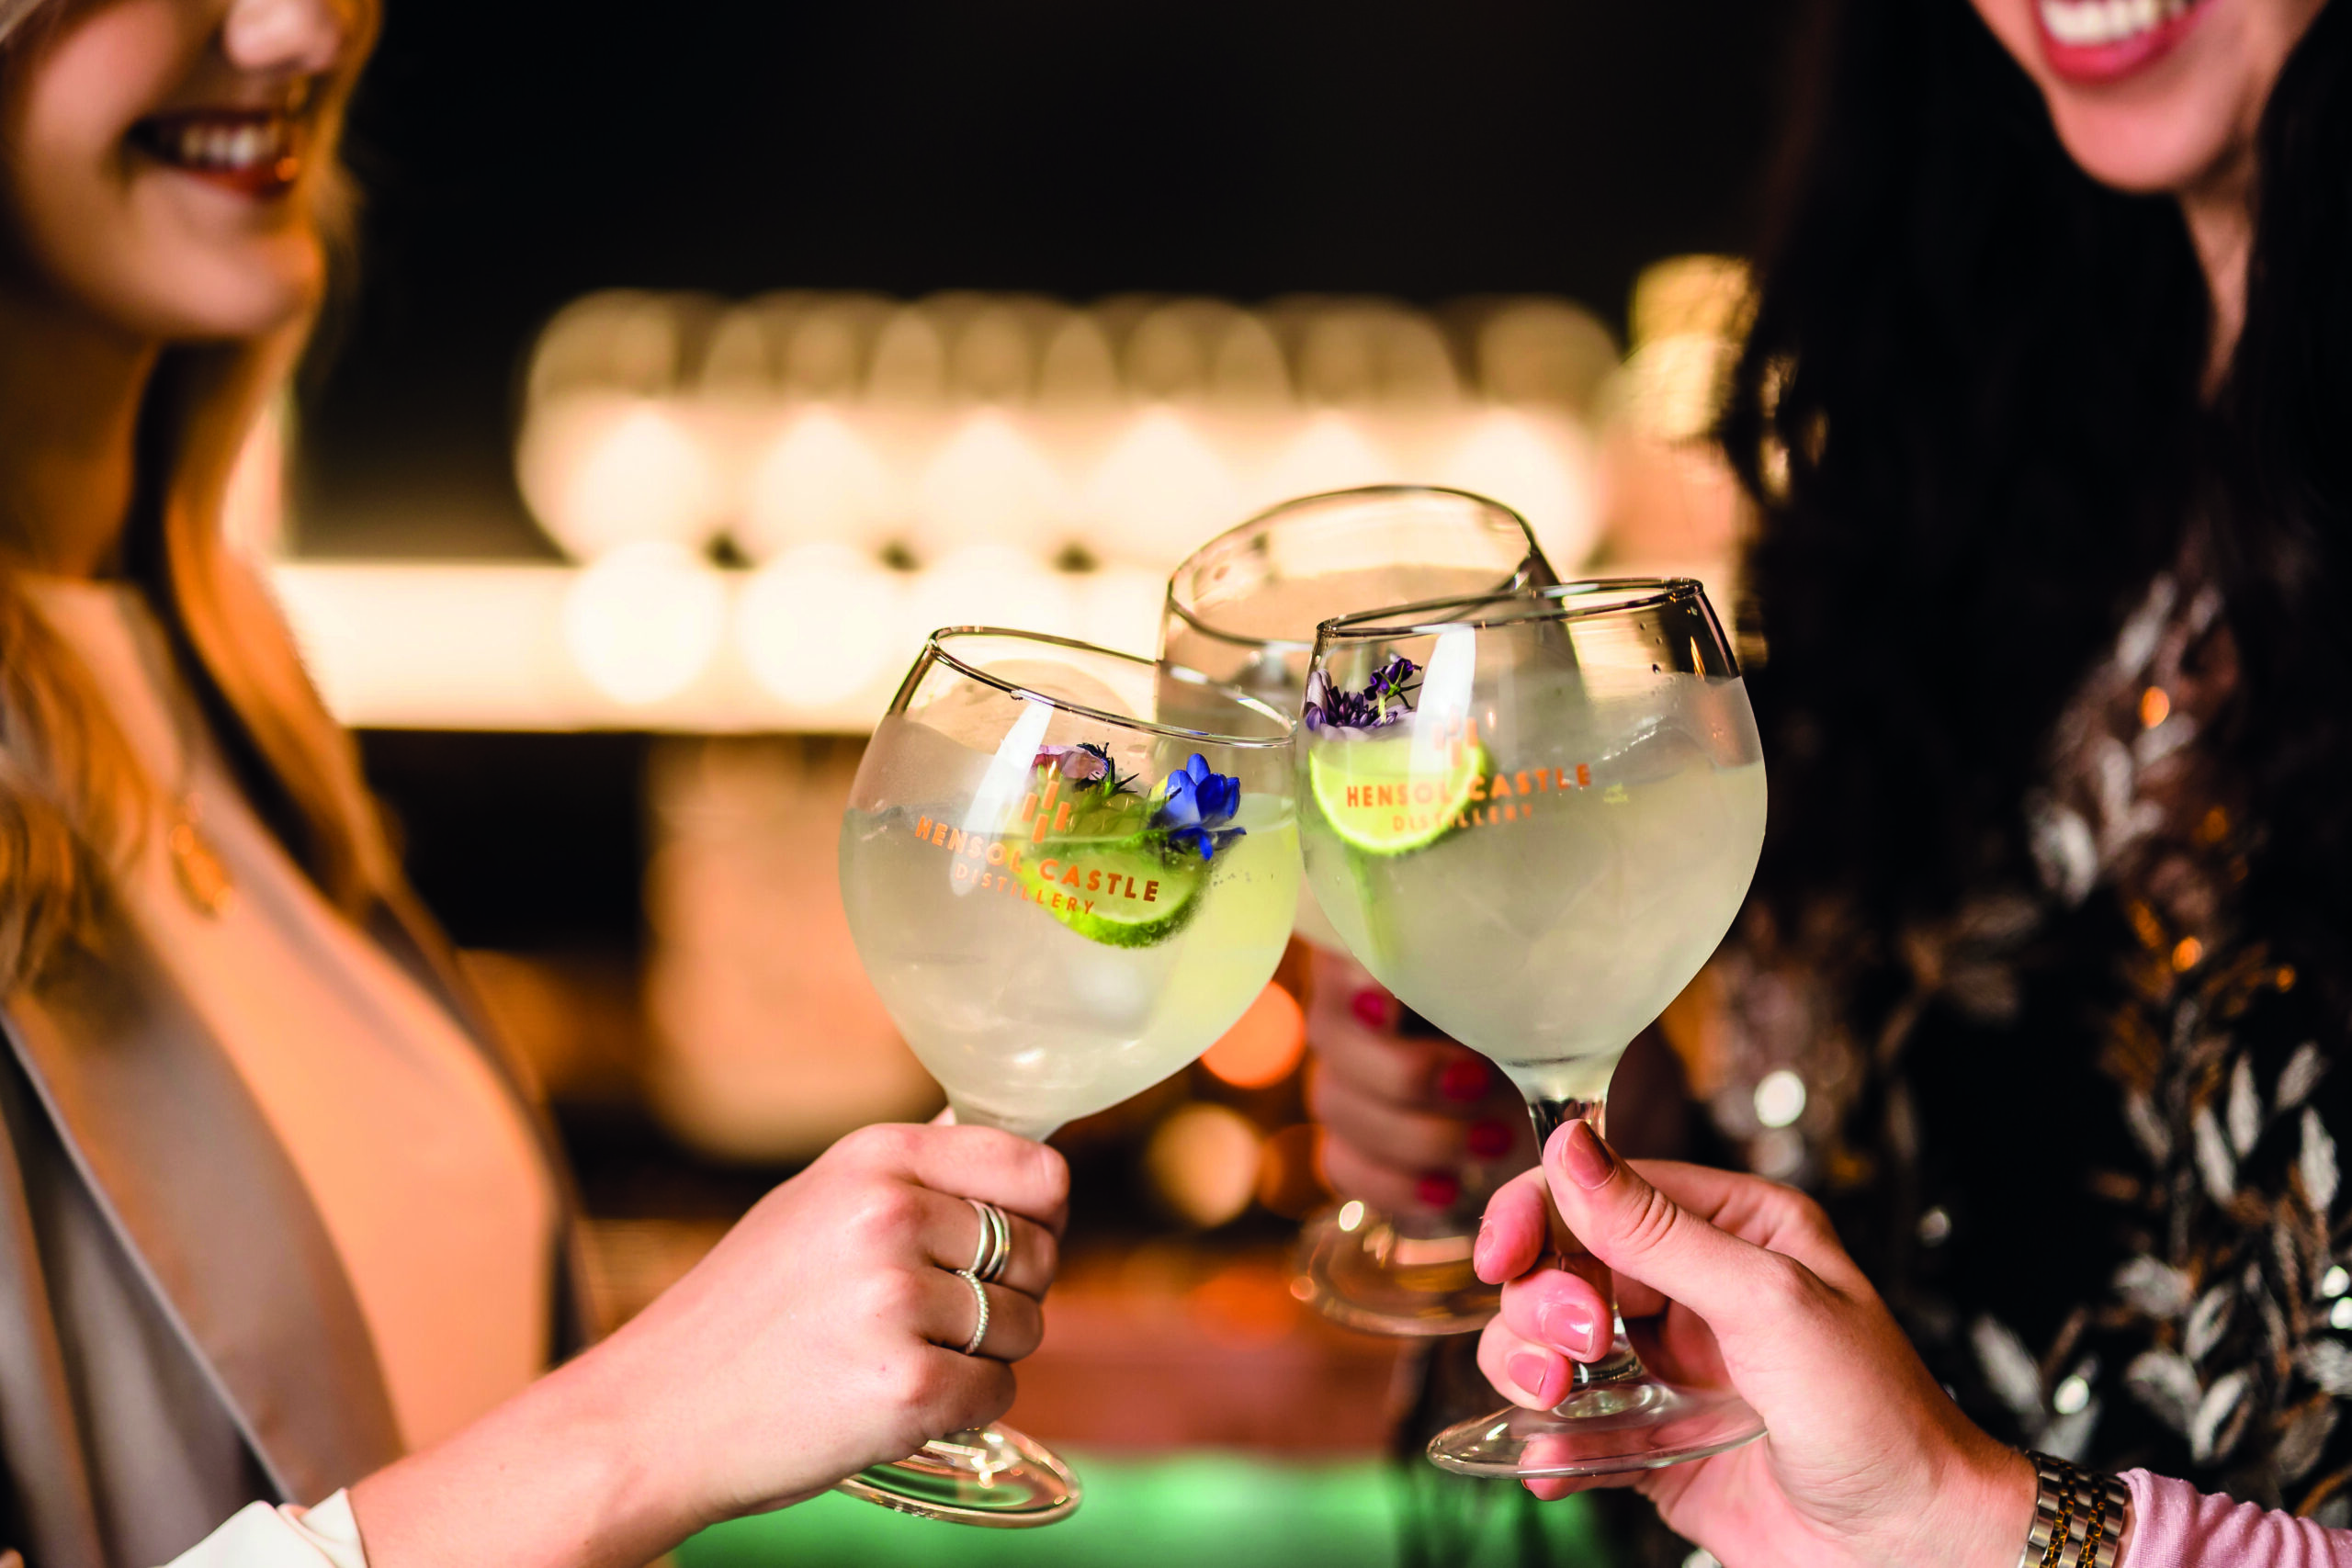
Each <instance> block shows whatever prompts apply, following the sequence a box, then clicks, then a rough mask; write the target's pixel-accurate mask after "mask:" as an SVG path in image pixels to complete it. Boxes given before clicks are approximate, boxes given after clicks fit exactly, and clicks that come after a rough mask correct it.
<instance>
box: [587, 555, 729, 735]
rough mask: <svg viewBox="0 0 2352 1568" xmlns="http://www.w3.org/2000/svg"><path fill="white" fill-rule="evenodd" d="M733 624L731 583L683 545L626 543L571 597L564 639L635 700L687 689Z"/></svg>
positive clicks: (603, 686) (618, 693) (597, 679)
mask: <svg viewBox="0 0 2352 1568" xmlns="http://www.w3.org/2000/svg"><path fill="white" fill-rule="evenodd" d="M726 630H727V587H726V584H725V583H723V582H722V581H720V580H719V579H718V575H717V574H716V573H714V572H712V571H710V570H708V569H707V568H706V567H704V566H703V565H702V563H701V562H699V561H697V560H696V559H695V558H694V557H693V556H692V555H691V554H689V553H688V552H687V551H685V550H684V549H683V548H681V547H678V546H676V545H670V544H661V543H645V544H635V545H626V546H623V547H621V548H619V549H617V550H615V551H613V552H612V553H610V554H609V555H606V556H605V557H604V558H601V559H600V560H598V561H597V562H596V563H595V564H594V566H591V567H589V568H588V569H587V570H584V571H582V573H581V574H580V575H579V577H578V578H577V579H575V580H574V581H573V582H572V584H571V590H570V592H567V593H566V595H565V596H564V605H563V632H564V641H565V644H566V645H567V646H568V647H569V648H570V649H571V656H572V658H574V659H575V660H578V661H579V664H580V669H581V671H582V673H583V674H585V675H586V676H587V677H588V679H589V681H590V682H592V683H593V684H594V686H595V687H596V689H597V690H598V691H600V692H603V693H604V694H605V695H607V696H609V697H611V698H612V699H613V700H614V701H616V702H619V703H624V704H628V705H637V704H640V703H652V702H659V701H660V700H661V699H662V698H663V697H666V696H669V695H671V694H673V693H676V692H678V691H681V690H683V689H684V687H685V686H686V685H687V684H688V683H689V682H692V681H693V680H694V678H695V676H696V675H699V674H700V673H702V670H703V667H704V666H705V665H707V664H708V663H709V662H710V656H711V655H712V654H713V653H715V652H716V651H718V644H719V640H720V638H721V637H724V636H725V635H726Z"/></svg>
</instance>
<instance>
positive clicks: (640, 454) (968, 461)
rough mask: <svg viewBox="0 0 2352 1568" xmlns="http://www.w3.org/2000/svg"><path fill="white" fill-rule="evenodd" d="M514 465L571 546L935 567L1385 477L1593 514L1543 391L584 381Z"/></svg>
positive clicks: (1205, 518) (1130, 555)
mask: <svg viewBox="0 0 2352 1568" xmlns="http://www.w3.org/2000/svg"><path fill="white" fill-rule="evenodd" d="M520 469H521V477H522V481H523V489H524V493H525V495H526V498H527V499H528V500H529V502H530V503H531V506H532V510H533V511H534V513H536V514H537V516H538V518H539V519H540V520H541V522H542V523H543V524H544V525H546V527H547V528H548V532H549V533H550V534H552V535H553V536H555V538H556V539H557V540H558V541H559V542H560V544H561V545H562V546H563V547H564V548H565V549H566V550H567V551H568V552H570V553H571V555H572V556H573V557H574V558H576V559H581V560H594V559H595V558H598V557H600V556H602V555H604V554H605V552H606V551H608V550H612V549H615V548H617V547H621V546H623V545H628V544H635V543H641V542H647V541H657V540H658V541H662V542H667V543H671V544H677V545H683V546H685V547H688V548H700V547H706V546H707V544H708V543H709V542H710V541H711V540H713V539H714V538H715V537H717V536H718V535H720V534H721V533H724V534H726V535H727V536H729V539H730V540H731V541H732V542H733V544H734V545H735V546H736V547H737V548H738V549H739V550H740V551H741V553H743V554H744V555H746V556H748V557H750V558H752V559H753V560H767V559H771V558H775V557H777V556H780V555H783V554H785V553H786V552H789V551H791V550H793V549H795V548H798V547H806V546H809V545H816V544H837V545H842V546H846V547H850V548H851V549H854V550H856V551H858V552H859V553H861V554H863V555H865V556H867V557H869V558H882V557H883V556H884V555H885V554H888V555H890V556H892V557H894V558H900V559H910V560H911V561H913V562H917V563H921V564H925V565H929V564H932V563H934V562H938V561H940V560H942V559H944V558H946V557H947V556H949V555H951V554H954V553H955V552H956V551H958V550H961V549H965V548H968V547H974V546H997V547H1004V548H1008V549H1012V550H1017V551H1021V552H1023V553H1025V554H1027V555H1030V556H1033V557H1035V558H1039V559H1046V560H1050V559H1055V558H1064V557H1075V558H1083V559H1088V560H1093V561H1124V562H1129V563H1133V564H1136V565H1138V566H1142V567H1145V568H1148V569H1152V570H1159V571H1160V572H1162V573H1165V572H1166V571H1167V570H1170V569H1171V568H1173V566H1174V565H1175V563H1176V561H1177V560H1178V559H1179V558H1182V555H1183V553H1184V552H1185V551H1186V550H1187V549H1189V548H1191V547H1193V545H1195V544H1197V543H1199V542H1200V541H1201V540H1203V539H1205V538H1208V537H1210V536H1213V535H1215V534H1216V533H1218V532H1220V531H1222V530H1223V529H1225V528H1227V527H1229V526H1231V525H1233V524H1234V523H1236V522H1238V521H1239V520H1240V519H1241V518H1243V517H1245V516H1247V515H1249V514H1250V513H1253V512H1256V511H1259V510H1261V509H1262V508H1264V507H1266V506H1270V505H1272V504H1274V503H1276V502H1281V501H1283V500H1286V499H1288V498H1290V497H1293V496H1299V495H1311V494H1314V493H1317V492H1318V491H1329V490H1342V489H1348V488H1351V487H1353V486H1356V485H1364V484H1383V483H1394V482H1400V481H1410V482H1417V483H1430V484H1446V485H1453V486H1455V487H1457V488H1460V489H1463V490H1469V491H1477V492H1479V493H1481V494H1486V495H1492V496H1495V497H1496V498H1497V499H1498V500H1501V501H1503V502H1507V503H1508V504H1510V505H1512V506H1514V507H1516V508H1517V509H1518V510H1519V511H1520V512H1521V513H1523V514H1524V515H1525V516H1526V517H1527V518H1528V520H1529V522H1530V524H1531V525H1533V527H1534V528H1535V531H1536V534H1537V536H1538V537H1539V538H1540V539H1541V540H1542V541H1543V543H1544V547H1545V548H1546V549H1547V550H1548V551H1550V552H1551V554H1552V555H1553V557H1554V558H1555V559H1559V560H1579V559H1582V558H1584V556H1585V555H1586V554H1587V553H1588V551H1589V547H1590V544H1591V540H1592V536H1593V533H1594V530H1595V526H1596V518H1595V512H1596V504H1595V500H1594V485H1593V460H1592V450H1591V444H1590V441H1589V438H1588V437H1587V435H1586V434H1585V432H1584V431H1583V429H1582V428H1581V427H1580V426H1579V425H1578V424H1577V423H1576V422H1575V421H1574V420H1572V419H1570V418H1568V417H1567V416H1566V415H1565V414H1562V413H1560V412H1557V411H1549V410H1540V409H1539V410H1528V409H1512V408H1478V409H1471V410H1463V411H1457V412H1450V413H1442V414H1440V413H1426V414H1422V415H1419V416H1413V417H1406V416H1401V415H1396V414H1388V415H1381V414H1377V413H1371V412H1348V411H1340V410H1335V409H1334V410H1322V411H1318V412H1312V413H1301V412H1291V413H1271V412H1270V413H1263V414H1260V415H1256V416H1252V417H1250V418H1242V417H1240V416H1236V415H1219V414H1216V413H1214V412H1205V411H1201V410H1185V409H1179V408H1176V407H1173V406H1170V405H1165V404H1154V405H1148V406H1146V407H1143V408H1139V409H1135V410H1131V411H1108V412H1105V411H1090V412H1087V413H1086V414H1084V415H1083V416H1080V415H1075V414H1072V415H1066V416H1057V417H1054V418H1048V417H1046V416H1044V415H1039V414H1035V413H1023V412H1016V411H1009V410H1003V409H997V408H991V407H981V408H977V409H970V410H965V411H959V412H952V413H936V414H933V415H929V416H918V415H913V414H910V413H908V412H904V411H890V410H876V409H872V408H865V407H854V406H845V405H835V404H831V403H815V404H810V405H807V406H805V407H800V408H796V409H788V410H757V409H742V408H729V407H712V406H709V405H707V404H701V403H696V402H694V401H691V400H662V399H651V398H644V397H639V396H634V395H630V394H623V393H615V392H587V391H579V392H573V393H571V394H569V395H567V396H566V397H564V398H563V399H560V400H557V401H554V402H552V403H549V404H547V405H544V406H542V407H541V408H540V409H538V410H537V411H536V412H534V414H533V415H532V417H531V419H530V421H529V423H528V424H527V425H526V429H525V432H524V436H523V442H522V449H521V454H520Z"/></svg>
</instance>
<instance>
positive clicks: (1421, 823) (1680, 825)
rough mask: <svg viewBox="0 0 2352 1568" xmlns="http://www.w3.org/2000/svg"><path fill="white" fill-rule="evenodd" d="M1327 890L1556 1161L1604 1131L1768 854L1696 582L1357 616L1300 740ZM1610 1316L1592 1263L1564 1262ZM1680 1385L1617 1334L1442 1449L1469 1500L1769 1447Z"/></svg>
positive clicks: (1736, 690)
mask: <svg viewBox="0 0 2352 1568" xmlns="http://www.w3.org/2000/svg"><path fill="white" fill-rule="evenodd" d="M1296 750H1297V758H1298V768H1299V799H1300V825H1301V836H1302V839H1303V840H1304V844H1305V849H1306V870H1307V877H1308V880H1309V881H1310V882H1311V883H1312V884H1313V885H1314V889H1315V896H1316V897H1317V900H1318V901H1319V902H1320V903H1321V904H1322V906H1323V908H1324V911H1325V912H1326V913H1327V914H1329V916H1330V918H1331V920H1332V923H1333V924H1334V925H1335V926H1337V927H1338V928H1339V931H1340V936H1341V937H1342V939H1344V940H1345V941H1346V942H1347V944H1348V947H1349V949H1350V951H1351V952H1352V953H1355V955H1356V957H1357V958H1358V959H1359V960H1360V961H1361V962H1362V963H1363V965H1364V967H1365V968H1367V969H1369V970H1371V971H1372V973H1373V974H1374V976H1378V977H1379V979H1380V981H1381V983H1382V984H1383V985H1385V986H1386V987H1388V988H1389V989H1390V990H1392V991H1394V992H1396V993H1397V996H1398V997H1400V998H1404V1000H1405V1001H1406V1002H1408V1003H1409V1004H1410V1005H1411V1006H1412V1007H1413V1008H1414V1010H1417V1011H1419V1013H1421V1014H1422V1015H1423V1016H1424V1017H1427V1018H1428V1019H1430V1021H1433V1022H1435V1023H1436V1024H1438V1025H1439V1026H1440V1027H1441V1028H1442V1029H1444V1030H1445V1031H1446V1032H1448V1033H1449V1034H1451V1035H1453V1037H1454V1038H1455V1039H1457V1040H1459V1041H1461V1042H1463V1043H1464V1044H1467V1045H1469V1046H1471V1047H1472V1048H1473V1049H1476V1050H1477V1051H1480V1052H1482V1053H1484V1054H1485V1055H1487V1056H1488V1057H1490V1058H1491V1059H1492V1060H1493V1061H1494V1062H1495V1063H1496V1064H1497V1065H1498V1066H1500V1067H1501V1068H1502V1069H1503V1071H1504V1072H1505V1073H1507V1074H1508V1075H1510V1079H1511V1081H1512V1082H1513V1083H1514V1084H1516V1085H1518V1087H1519V1089H1520V1091H1521V1094H1523V1095H1524V1096H1525V1097H1526V1100H1527V1104H1528V1110H1529V1111H1530V1113H1531V1114H1532V1117H1533V1119H1534V1122H1535V1133H1536V1136H1537V1138H1538V1140H1539V1141H1541V1140H1544V1139H1548V1138H1549V1137H1550V1136H1551V1134H1553V1133H1554V1132H1555V1131H1556V1130H1557V1129H1558V1128H1559V1127H1561V1126H1562V1125H1564V1124H1565V1123H1566V1122H1568V1121H1570V1120H1571V1119H1573V1118H1577V1117H1583V1118H1587V1119H1589V1120H1590V1121H1591V1122H1593V1124H1594V1127H1595V1129H1596V1130H1600V1128H1601V1125H1602V1117H1603V1112H1604V1108H1605V1107H1606V1104H1607V1100H1608V1092H1609V1079H1610V1076H1611V1073H1612V1072H1613V1071H1614V1070H1615V1068H1616V1066H1617V1062H1618V1059H1619V1058H1620V1057H1621V1056H1623V1054H1624V1051H1625V1048H1626V1046H1627V1045H1628V1044H1630V1043H1632V1041H1633V1039H1634V1035H1636V1034H1637V1033H1639V1032H1640V1031H1641V1030H1642V1029H1643V1028H1644V1027H1645V1026H1646V1025H1647V1024H1649V1023H1650V1021H1652V1020H1654V1019H1655V1018H1657V1015H1658V1013H1659V1012H1660V1011H1662V1010H1664V1009H1665V1007H1666V1005H1667V1003H1668V1002H1669V1001H1671V1000H1672V999H1673V998H1674V997H1675V995H1676V994H1677V993H1678V992H1679V991H1680V990H1681V989H1682V987H1684V986H1685V985H1687V984H1688V983H1689V982H1690V980H1691V976H1694V975H1696V974H1697V973H1698V971H1699V968H1700V965H1701V964H1704V963H1705V962H1706V960H1707V958H1708V956H1709V955H1710V954H1711V953H1713V951H1714V949H1715V946H1716V944H1717V943H1719V942H1721V941H1722V940H1723V935H1724V931H1727V930H1729V929H1730V926H1731V922H1732V919H1733V917H1734V916H1735V915H1736V914H1737V912H1738V910H1739V906H1740V903H1741V901H1742V900H1743V899H1744V898H1745V897H1747V885H1748V880H1749V878H1750V877H1751V876H1753V875H1754V874H1755V870H1756V860H1757V855H1758V851H1759V850H1760V849H1761V847H1762V844H1763V838H1764V763H1763V756H1762V752H1761V750H1760V749H1759V747H1758V739H1757V733H1756V720H1755V716H1754V715H1753V714H1752V713H1751V712H1750V711H1749V708H1748V703H1747V689H1746V687H1745V686H1744V685H1743V684H1742V683H1741V681H1740V677H1739V670H1738V666H1737V665H1736V662H1735V661H1734V660H1733V658H1732V653H1731V649H1730V647H1729V645H1728V643H1727V642H1726V641H1725V640H1724V635H1723V630H1722V627H1721V626H1720V625H1719V624H1718V623H1717V621H1716V619H1715V615H1714V611H1713V608H1712V607H1711V606H1710V605H1709V604H1708V603H1707V598H1706V594H1705V592H1703V591H1702V589H1701V587H1700V586H1699V584H1698V583H1696V582H1691V581H1679V580H1676V581H1658V580H1618V581H1598V582H1577V583H1569V584H1566V585H1564V586H1557V587H1549V588H1540V589H1532V590H1524V591H1521V592H1511V593H1502V594H1483V595H1478V596H1476V597H1468V598H1460V599H1454V600H1450V601H1438V602H1434V603H1426V604H1410V605H1406V606H1403V607H1401V608H1397V609H1390V610H1376V611H1372V612H1369V613H1365V614H1360V615H1343V616H1340V617H1339V618H1337V619H1335V620H1331V621H1328V622H1326V623H1324V625H1323V626H1322V628H1321V630H1320V633H1319V634H1318V636H1317V641H1316V648H1315V655H1314V660H1313V668H1312V670H1311V671H1310V672H1309V675H1308V689H1307V693H1306V706H1305V709H1304V712H1303V716H1302V719H1301V723H1300V728H1299V731H1298V739H1297V748H1296ZM1565 1261H1566V1266H1568V1267H1570V1268H1574V1269H1577V1270H1578V1271H1579V1272H1583V1273H1585V1274H1587V1276H1588V1277H1589V1278H1591V1279H1592V1280H1593V1282H1594V1283H1595V1284H1596V1285H1598V1286H1599V1287H1600V1290H1601V1292H1602V1294H1603V1297H1604V1299H1607V1300H1609V1301H1610V1302H1611V1303H1612V1317H1614V1315H1615V1314H1614V1311H1613V1303H1614V1300H1615V1296H1614V1292H1613V1289H1612V1281H1611V1280H1610V1278H1609V1276H1608V1271H1607V1269H1605V1268H1603V1267H1602V1266H1601V1265H1600V1263H1599V1262H1598V1261H1597V1260H1595V1259H1593V1258H1591V1257H1589V1255H1585V1254H1581V1253H1580V1254H1578V1255H1577V1256H1576V1257H1574V1258H1568V1259H1566V1260H1565ZM1762 1431H1763V1425H1762V1423H1761V1422H1760V1421H1758V1419H1757V1417H1756V1415H1755V1413H1754V1412H1753V1411H1751V1410H1750V1409H1749V1408H1748V1407H1747V1405H1746V1404H1743V1403H1741V1401H1740V1400H1739V1399H1738V1397H1737V1396H1736V1394H1733V1393H1730V1392H1728V1391H1727V1390H1714V1389H1702V1388H1690V1387H1682V1386H1677V1385H1674V1384H1669V1383H1667V1382H1662V1381H1660V1380H1659V1379H1657V1378H1656V1377H1654V1376H1652V1375H1651V1374H1650V1372H1649V1371H1647V1370H1646V1369H1645V1367H1644V1366H1643V1365H1642V1362H1641V1359H1640V1357H1639V1356H1637V1355H1636V1354H1635V1353H1634V1348H1633V1347H1632V1345H1631V1344H1630V1343H1629V1342H1628V1341H1627V1339H1626V1337H1625V1327H1624V1324H1623V1320H1622V1319H1617V1320H1616V1335H1615V1340H1614V1343H1613V1345H1612V1347H1611V1349H1610V1352H1609V1353H1608V1355H1607V1356H1605V1357H1604V1358H1602V1359H1600V1360H1599V1361H1596V1362H1593V1363H1590V1364H1589V1365H1579V1366H1578V1367H1577V1372H1576V1384H1575V1386H1574V1388H1573V1389H1571V1391H1570V1392H1569V1393H1568V1394H1567V1396H1566V1398H1565V1399H1563V1400H1562V1401H1561V1402H1560V1404H1558V1405H1557V1406H1555V1408H1554V1409H1552V1410H1550V1411H1529V1410H1522V1409H1519V1408H1517V1407H1514V1408H1512V1409H1510V1410H1505V1411H1501V1412H1498V1413H1497V1414H1496V1415H1493V1416H1485V1417H1481V1418H1479V1419H1476V1420H1472V1421H1465V1422H1463V1423H1461V1424H1459V1425H1457V1426H1454V1427H1449V1428H1447V1429H1446V1430H1445V1431H1442V1432H1441V1433H1439V1434H1438V1435H1437V1437H1436V1438H1433V1439H1432V1440H1431V1441H1430V1447H1429V1452H1430V1459H1432V1460H1433V1461H1436V1462H1437V1463H1438V1464H1439V1465H1440V1466H1442V1467H1443V1468H1445V1469H1447V1470H1452V1471H1456V1472H1462V1473H1465V1474H1471V1475H1487V1476H1521V1477H1528V1476H1559V1475H1599V1474H1607V1473H1611V1472H1620V1471H1627V1470H1645V1469H1653V1468H1657V1467H1658V1466H1662V1465H1668V1464H1675V1463H1679V1462H1681V1461H1686V1460H1693V1459H1701V1458H1704V1457H1705V1456H1707V1455H1709V1454H1714V1453H1721V1452H1723V1451H1724V1450H1726V1449H1730V1448H1735V1447H1736V1446H1738V1445H1739V1444H1741V1443H1744V1442H1747V1441H1748V1440H1750V1439H1751V1438H1756V1437H1758V1436H1760V1435H1761V1434H1762Z"/></svg>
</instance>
